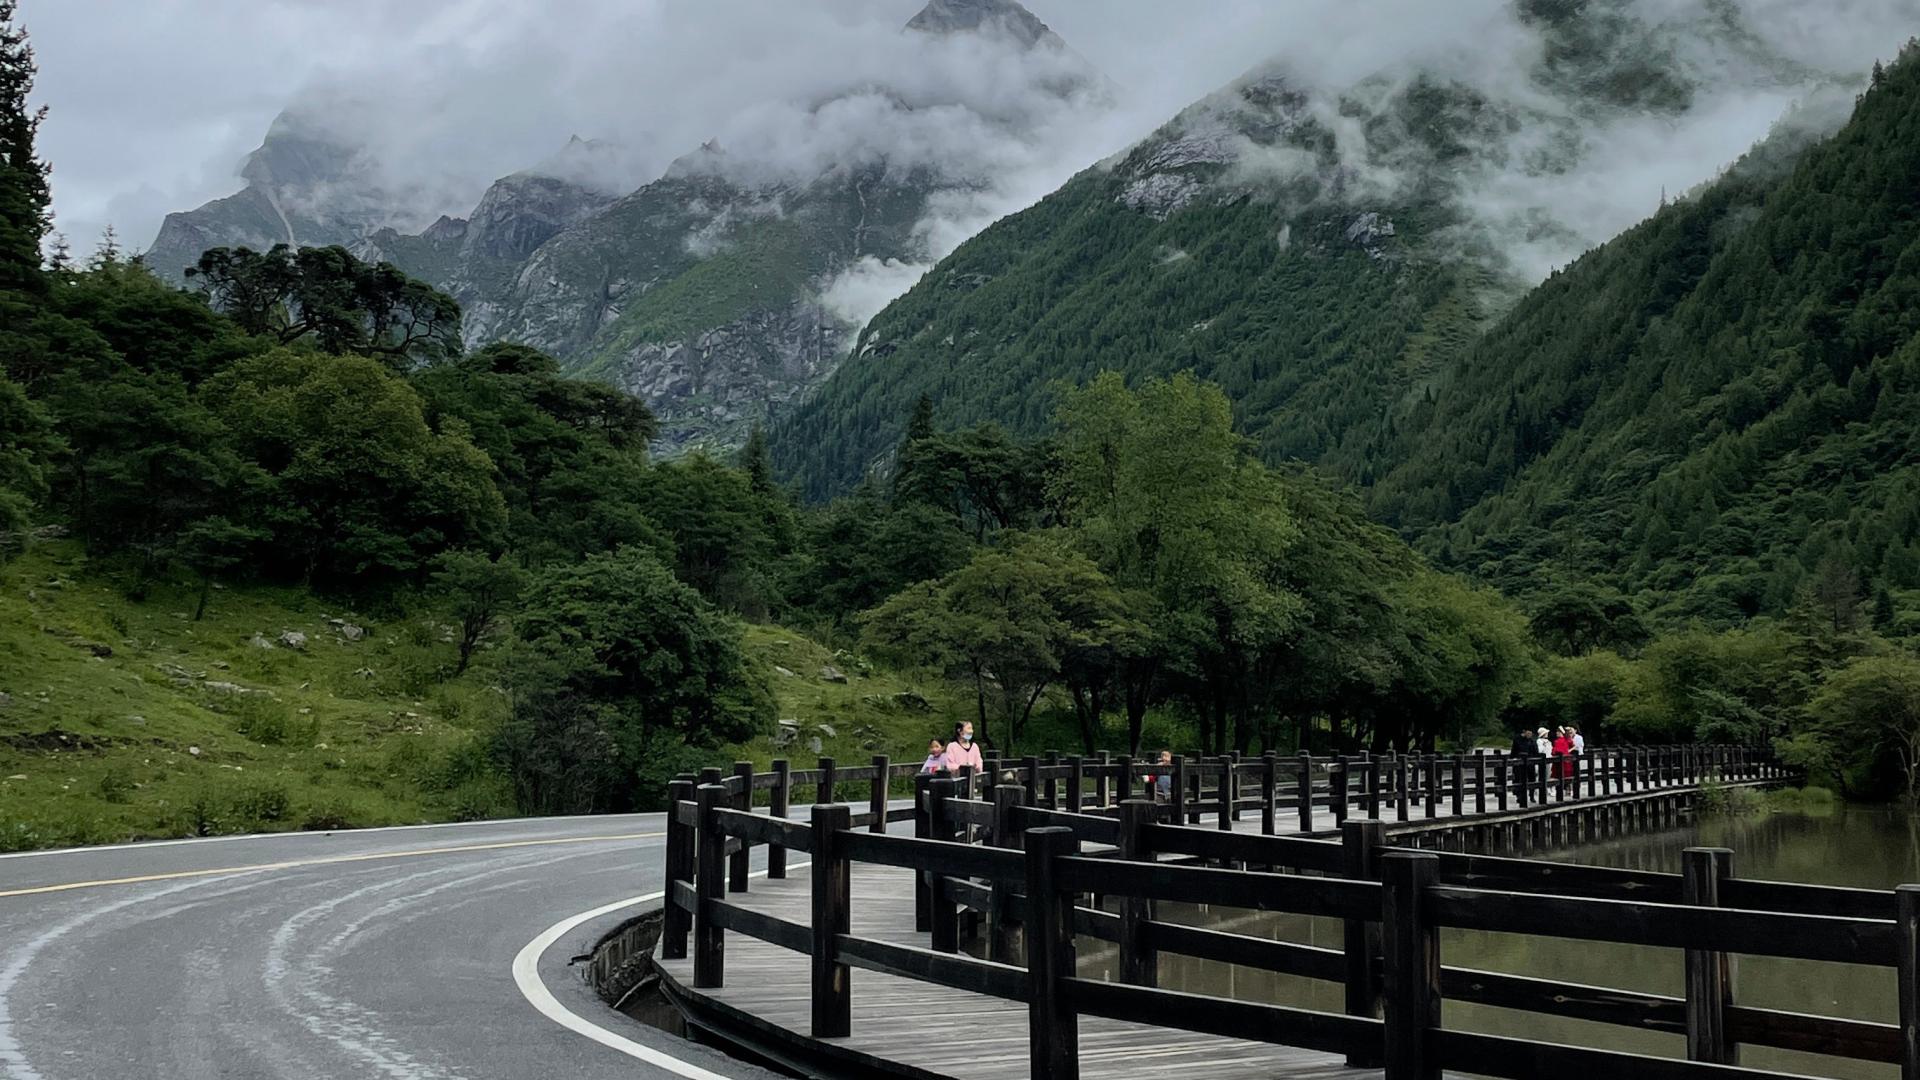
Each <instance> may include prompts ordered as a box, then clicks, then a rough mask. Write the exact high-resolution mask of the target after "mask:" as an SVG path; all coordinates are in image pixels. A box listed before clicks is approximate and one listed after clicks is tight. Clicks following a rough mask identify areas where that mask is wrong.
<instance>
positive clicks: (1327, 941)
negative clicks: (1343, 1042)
mask: <svg viewBox="0 0 1920 1080" xmlns="http://www.w3.org/2000/svg"><path fill="white" fill-rule="evenodd" d="M1700 845H1708V846H1714V847H1726V848H1731V849H1732V850H1733V852H1734V862H1733V869H1734V873H1735V875H1736V876H1739V877H1747V878H1763V879H1769V880H1775V881H1796V882H1806V883H1810V884H1821V885H1846V886H1852V887H1855V888H1872V889H1889V888H1892V887H1893V886H1895V885H1898V884H1902V883H1904V882H1920V823H1917V822H1916V820H1915V819H1914V818H1913V817H1911V816H1909V815H1905V814H1900V813H1896V812H1893V811H1890V810H1881V809H1873V808H1858V807H1832V808H1824V809H1823V810H1821V811H1818V812H1810V813H1781V814H1754V815H1747V816H1743V817H1736V818H1713V819H1708V820H1706V821H1702V822H1698V823H1692V824H1689V825H1687V826H1686V827H1683V828H1679V829H1674V830H1670V831H1667V832H1663V833H1657V834H1652V835H1647V836H1641V837H1634V838H1628V839H1615V840H1607V841H1602V842H1598V843H1594V844H1591V845H1584V846H1581V847H1578V848H1576V849H1572V850H1567V851H1560V852H1551V853H1547V854H1546V855H1543V856H1536V857H1544V858H1554V859H1561V860H1564V861H1570V862H1581V863H1590V864H1594V865H1600V866H1616V867H1624V868H1631V869H1642V870H1659V871H1668V872H1678V870H1679V869H1680V853H1681V851H1682V850H1683V849H1685V848H1688V847H1693V846H1700ZM1161 917H1162V918H1166V919H1169V920H1172V921H1178V922H1190V923H1193V924H1195V925H1204V926H1210V927H1215V928H1217V929H1225V930H1231V931H1233V932H1235V933H1241V934H1248V935H1253V936H1259V937H1265V938H1270V939H1276V940H1282V941H1293V942H1300V943H1304V944H1309V945H1319V946H1322V947H1325V948H1332V949H1337V948H1339V947H1340V944H1341V931H1340V924H1339V923H1338V922H1337V921H1334V920H1329V919H1309V918H1301V917H1294V916H1275V915H1259V914H1249V913H1246V912H1236V911H1229V910H1224V909H1215V910H1208V909H1206V908H1184V909H1177V908H1175V907H1174V906H1172V905H1168V906H1166V907H1165V908H1164V909H1163V912H1162V915H1161ZM1514 929H1515V931H1516V932H1515V933H1513V934H1500V933H1480V932H1471V933H1470V932H1454V931H1449V932H1447V933H1446V934H1444V935H1443V937H1442V939H1441V958H1442V962H1443V963H1445V964H1447V965H1448V966H1450V967H1469V968H1480V969H1483V970H1490V971H1503V972H1511V973H1514V974H1519V975H1531V976H1534V977H1537V978H1545V979H1552V980H1555V981H1559V982H1569V983H1586V984H1589V985H1594V986H1609V987H1615V988H1620V989H1626V990H1635V991H1641V992H1647V993H1657V994H1668V995H1673V996H1680V995H1682V994H1683V993H1684V988H1683V985H1682V971H1681V955H1680V953H1679V951H1678V950H1674V949H1656V948H1642V947H1638V946H1628V945H1609V944H1604V943H1599V942H1588V941H1572V940H1556V939H1555V938H1554V937H1553V936H1552V935H1553V933H1554V928H1553V927H1551V926H1544V925H1527V926H1516V927H1515V928H1514ZM1085 944H1091V943H1084V942H1083V945H1085ZM1734 964H1735V975H1734V1000H1735V1002H1736V1003H1738V1004H1741V1005H1748V1006H1753V1007H1758V1008H1768V1009H1782V1010H1788V1011H1792V1012H1803V1013H1819V1014H1824V1015H1828V1016H1842V1017H1848V1018H1852V1019H1860V1020H1874V1021H1880V1022H1887V1023H1890V1022H1893V1021H1894V1020H1895V1019H1896V1018H1897V999H1896V996H1895V985H1894V975H1893V971H1892V970H1891V969H1888V968H1869V967H1859V966H1855V965H1850V964H1829V963H1819V962H1814V961H1803V960H1781V959H1775V958H1770V957H1752V956H1742V957H1738V958H1736V959H1735V961H1734ZM1117 966H1118V964H1117V959H1116V958H1114V957H1113V956H1112V955H1111V954H1110V953H1109V952H1107V951H1104V950H1100V949H1098V948H1097V947H1096V948H1094V949H1088V950H1085V952H1084V964H1083V969H1084V971H1085V973H1086V974H1087V975H1088V976H1089V977H1094V978H1100V977H1105V978H1109V979H1116V978H1118V972H1117V970H1116V969H1117ZM1160 985H1162V986H1164V987H1166V988H1168V989H1176V990H1189V991H1194V992H1199V993H1208V994H1216V995H1221V996H1227V997H1233V998H1240V999H1244V1000H1249V1001H1267V1002H1275V1003H1278V1004H1286V1005H1297V1006H1304V1007H1307V1008H1314V1009H1322V1010H1327V1011H1332V1012H1338V1011H1339V1010H1340V1009H1341V1002H1342V992H1341V988H1340V987H1339V986H1338V985H1336V984H1332V983H1324V982H1318V981H1314V980H1308V979H1300V978H1295V977H1291V976H1284V975H1276V974H1273V973H1271V972H1266V971H1257V970H1252V969H1248V968H1243V967H1239V966H1236V965H1232V964H1221V963H1216V962H1211V961H1200V960H1193V959H1190V958H1187V957H1178V956H1162V957H1161V958H1160ZM1444 1022H1445V1023H1446V1025H1447V1026H1448V1027H1453V1028H1459V1029H1465V1030H1471V1031H1482V1032H1488V1033H1491V1034H1498V1035H1517V1036H1525V1037H1528V1038H1536V1039H1545V1040H1549V1041H1553V1042H1562V1043H1570V1044H1574V1045H1585V1046H1596V1047H1604V1048H1607V1049H1620V1050H1634V1051H1638V1052H1641V1053H1650V1054H1662V1055H1666V1056H1671V1057H1684V1056H1685V1055H1686V1042H1685V1040H1684V1038H1682V1037H1681V1036H1679V1035H1672V1034H1666V1033H1662V1032H1649V1031H1639V1030H1635V1029H1631V1028H1624V1027H1618V1026H1614V1025H1611V1024H1596V1023H1591V1022H1587V1021H1580V1020H1567V1019H1562V1018H1558V1017H1542V1016H1536V1015H1533V1014H1529V1013H1520V1012H1514V1011H1510V1010H1505V1009H1495V1008H1491V1007H1487V1006H1477V1005H1468V1004H1463V1003H1458V1002H1449V1003H1447V1005H1446V1007H1445V1017H1444ZM1740 1060H1741V1064H1743V1065H1749V1066H1754V1067H1758V1068H1766V1069H1777V1070H1781V1071H1785V1072H1796V1073H1803V1074H1807V1075H1812V1076H1828V1077H1838V1078H1845V1080H1853V1078H1862V1080H1879V1078H1883V1077H1895V1076H1897V1075H1898V1070H1897V1069H1896V1068H1894V1067H1893V1066H1889V1065H1879V1064H1874V1063H1870V1062H1860V1061H1852V1060H1848V1059H1844V1058H1831V1057H1824V1056H1816V1055H1810V1054H1802V1053H1796V1052H1792V1051H1784V1050H1773V1049H1768V1048H1764V1047H1751V1046H1749V1047H1742V1049H1741V1058H1740Z"/></svg>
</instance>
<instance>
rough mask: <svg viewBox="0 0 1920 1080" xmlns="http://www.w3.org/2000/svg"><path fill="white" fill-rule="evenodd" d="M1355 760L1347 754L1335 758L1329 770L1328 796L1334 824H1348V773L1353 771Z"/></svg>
mask: <svg viewBox="0 0 1920 1080" xmlns="http://www.w3.org/2000/svg"><path fill="white" fill-rule="evenodd" d="M1352 762H1353V759H1352V758H1350V757H1348V756H1347V755H1345V754H1341V755H1340V756H1339V757H1337V758H1335V759H1334V761H1333V764H1332V765H1331V766H1330V767H1329V768H1328V769H1327V796H1328V798H1329V799H1330V800H1331V801H1332V803H1333V823H1334V824H1335V825H1345V824H1346V823H1347V773H1348V771H1349V770H1350V769H1352V767H1353V765H1352Z"/></svg>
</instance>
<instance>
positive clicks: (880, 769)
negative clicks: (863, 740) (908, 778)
mask: <svg viewBox="0 0 1920 1080" xmlns="http://www.w3.org/2000/svg"><path fill="white" fill-rule="evenodd" d="M892 773H893V762H892V761H891V760H889V759H888V757H887V755H885V754H875V755H873V785H872V786H871V787H869V788H868V789H867V813H868V814H870V815H872V817H873V820H872V821H870V822H868V823H867V831H868V832H877V833H883V832H886V831H887V788H888V786H889V781H891V780H892V779H893V777H892Z"/></svg>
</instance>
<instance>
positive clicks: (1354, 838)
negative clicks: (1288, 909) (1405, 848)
mask: <svg viewBox="0 0 1920 1080" xmlns="http://www.w3.org/2000/svg"><path fill="white" fill-rule="evenodd" d="M1386 842H1387V827H1386V825H1385V824H1383V823H1381V822H1378V821H1374V820H1372V819H1371V818H1368V819H1352V818H1349V819H1348V820H1347V821H1345V822H1343V823H1342V824H1341V826H1340V845H1341V857H1342V859H1343V862H1342V865H1341V870H1342V872H1343V873H1344V874H1345V876H1346V877H1347V879H1348V880H1350V881H1376V880H1378V878H1379V857H1380V849H1381V848H1382V847H1384V846H1385V845H1386ZM1341 949H1342V951H1343V952H1345V954H1346V972H1347V977H1346V1008H1347V1015H1348V1016H1365V1017H1376V1016H1379V1015H1380V975H1379V969H1378V968H1376V967H1375V966H1374V958H1375V957H1377V956H1379V955H1380V924H1379V923H1377V922H1374V921H1372V920H1370V919H1348V920H1346V921H1345V922H1344V923H1342V928H1341ZM1347 1064H1348V1065H1349V1066H1351V1067H1352V1068H1356V1069H1370V1068H1377V1067H1378V1066H1379V1065H1380V1059H1379V1057H1378V1056H1377V1055H1375V1054H1374V1053H1372V1052H1371V1051H1370V1050H1369V1051H1366V1052H1360V1051H1356V1052H1354V1053H1351V1054H1348V1055H1347Z"/></svg>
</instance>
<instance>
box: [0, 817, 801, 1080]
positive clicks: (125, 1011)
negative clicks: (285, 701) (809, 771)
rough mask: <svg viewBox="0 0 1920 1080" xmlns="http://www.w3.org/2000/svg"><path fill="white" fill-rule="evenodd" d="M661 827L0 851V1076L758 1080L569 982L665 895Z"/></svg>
mask: <svg viewBox="0 0 1920 1080" xmlns="http://www.w3.org/2000/svg"><path fill="white" fill-rule="evenodd" d="M663 833H664V825H663V821H662V818H661V816H660V815H658V814H644V815H626V816H609V817H590V818H547V819H532V820H522V821H506V822H485V823H475V824H468V825H446V826H429V827H422V828H402V829H382V830H366V831H358V832H339V833H296V834H289V835H279V836H256V837H239V838H231V839H226V838H221V839H209V840H195V841H180V842H173V843H155V844H136V845H126V846H120V847H110V848H89V849H77V850H70V851H56V852H33V853H23V854H18V855H7V856H0V1077H5V1078H8V1080H100V1078H108V1077H113V1078H120V1077H160V1078H172V1077H178V1078H181V1080H207V1078H214V1077H220V1078H226V1077H232V1078H241V1077H245V1078H248V1080H255V1078H274V1080H279V1078H285V1080H316V1078H333V1077H377V1078H383V1080H481V1078H504V1080H518V1078H546V1077H556V1076H565V1077H569V1078H579V1080H602V1078H605V1080H615V1078H618V1080H634V1078H636V1077H641V1078H649V1080H650V1078H654V1077H675V1076H678V1077H689V1078H694V1080H710V1078H711V1077H712V1076H714V1075H715V1074H718V1075H719V1076H725V1077H751V1078H761V1077H770V1076H771V1075H772V1074H770V1073H766V1072H763V1071H761V1070H757V1069H754V1068H752V1067H750V1066H746V1065H742V1064H741V1063H739V1062H735V1061H733V1060H731V1059H729V1058H726V1057H724V1056H721V1055H719V1054H716V1053H714V1052H711V1051H708V1050H706V1049H704V1048H702V1047H698V1046H695V1045H693V1044H691V1043H688V1042H685V1041H682V1040H678V1039H675V1038H673V1037H671V1036H669V1035H667V1034H665V1033H663V1032H659V1031H656V1030H654V1029H652V1028H648V1027H646V1026H644V1025H641V1024H639V1023H637V1022H635V1021H632V1020H629V1019H628V1018H626V1017H625V1016H622V1015H620V1014H618V1013H615V1012H613V1011H612V1010H611V1009H608V1008H607V1007H606V1006H605V1005H603V1004H602V1003H601V1002H600V1001H599V1000H598V998H596V997H595V996H594V995H593V993H592V992H591V991H590V990H589V989H588V988H587V987H586V985H585V984H584V982H583V981H582V979H581V978H580V977H579V975H578V974H577V973H576V972H574V971H572V970H570V969H569V967H568V961H569V959H570V958H572V957H573V956H575V955H578V954H580V953H582V952H585V951H586V950H587V948H588V947H590V946H591V944H592V942H593V941H594V940H596V939H597V938H598V937H599V936H600V935H601V934H602V933H604V932H605V931H606V930H607V929H609V928H611V927H612V926H613V925H615V924H616V923H618V922H619V921H620V920H621V919H623V918H624V917H626V916H627V915H629V914H631V913H632V912H633V911H636V910H638V909H639V905H637V904H633V903H631V902H632V901H634V900H636V899H639V898H645V897H651V896H652V894H655V893H657V892H658V891H659V890H660V888H661V878H662V867H661V856H662V851H661V846H662V842H663ZM657 902H658V901H657V899H651V900H649V903H657ZM602 908H605V909H607V910H596V909H602ZM589 913H591V914H589ZM576 915H586V916H587V917H585V918H569V917H570V916H576ZM516 960H518V963H517V964H516ZM516 968H517V969H518V970H517V971H516ZM516 975H517V976H518V977H517V978H516ZM563 1025H568V1026H563Z"/></svg>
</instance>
